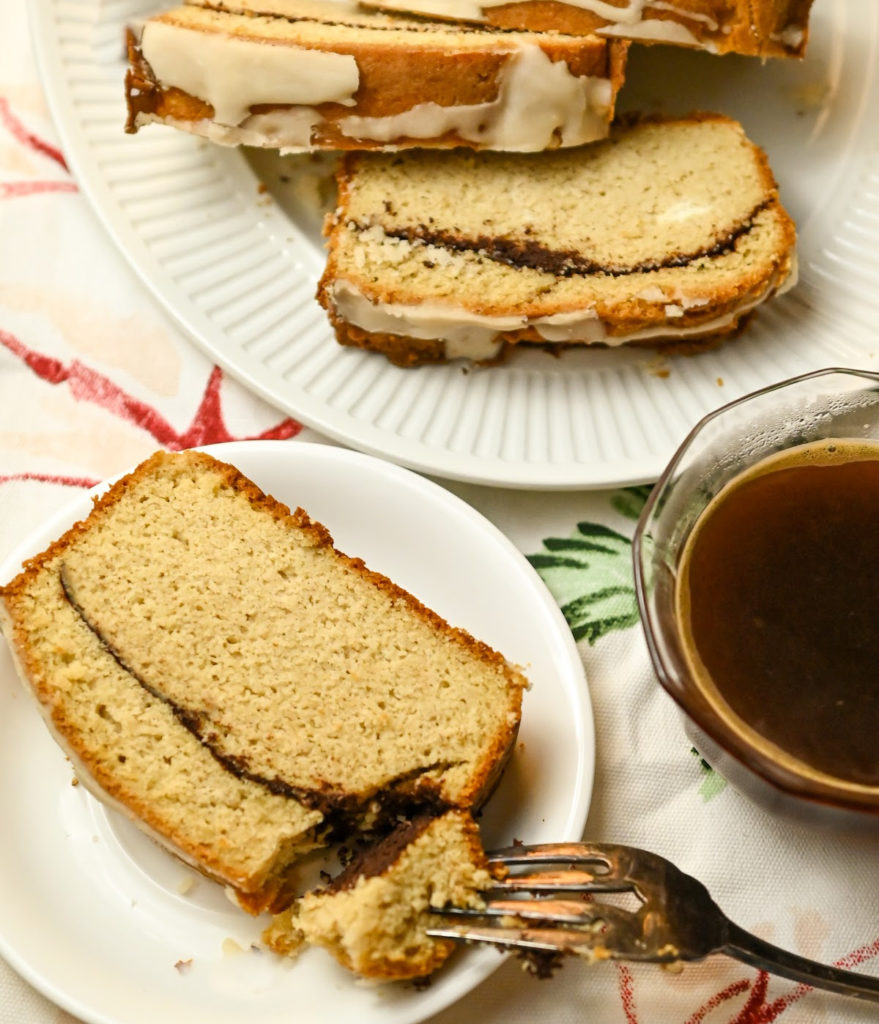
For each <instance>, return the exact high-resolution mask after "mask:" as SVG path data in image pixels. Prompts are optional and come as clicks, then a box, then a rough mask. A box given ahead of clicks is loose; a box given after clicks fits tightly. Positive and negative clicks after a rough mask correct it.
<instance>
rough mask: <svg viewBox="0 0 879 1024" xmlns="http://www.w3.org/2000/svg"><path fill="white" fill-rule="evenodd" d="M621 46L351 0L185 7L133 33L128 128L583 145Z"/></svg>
mask: <svg viewBox="0 0 879 1024" xmlns="http://www.w3.org/2000/svg"><path fill="white" fill-rule="evenodd" d="M217 6H218V7H219V5H217ZM228 6H232V5H228ZM626 46H627V44H626V43H624V42H609V41H607V40H603V39H599V38H598V37H596V36H585V37H584V36H579V35H565V34H564V33H560V32H555V31H552V32H516V31H505V30H501V29H494V28H491V27H486V26H474V25H457V24H452V23H448V22H445V21H441V20H440V21H430V20H427V19H424V18H412V17H406V16H404V15H398V14H386V13H381V12H376V11H368V10H364V9H362V8H360V7H358V6H356V5H355V4H352V3H347V2H346V0H336V2H333V0H283V2H269V3H266V4H250V5H236V9H235V10H227V9H222V10H220V9H215V8H214V7H212V6H208V5H203V4H196V3H190V4H184V5H183V6H180V7H176V8H174V9H173V10H170V11H166V12H164V13H162V14H159V15H156V16H155V17H153V18H149V19H147V21H146V23H145V24H144V25H143V27H142V31H141V33H140V36H139V38H135V36H134V34H133V33H131V34H130V38H129V61H130V67H129V70H128V74H127V77H126V95H127V101H128V124H127V130H128V131H131V132H134V131H137V130H138V129H139V128H141V127H142V126H143V125H146V124H149V123H151V122H160V123H162V124H166V125H171V126H173V127H175V128H179V129H182V130H184V131H187V132H192V133H193V134H196V135H200V136H203V137H205V138H207V139H210V140H211V141H213V142H217V143H223V144H227V145H239V144H240V145H248V146H262V147H269V148H273V149H279V150H281V151H284V152H302V151H310V150H320V149H339V150H350V149H360V150H362V149H379V150H380V149H398V148H401V147H407V146H431V147H451V146H467V147H470V148H474V149H497V150H510V151H535V150H543V149H551V148H557V147H560V146H578V145H581V144H582V143H585V142H591V141H593V140H595V139H599V138H604V137H605V136H606V135H607V132H608V127H609V124H610V121H611V119H612V118H613V112H614V103H615V100H616V94H617V91H618V89H619V87H620V84H621V83H622V80H623V74H624V67H625V55H626Z"/></svg>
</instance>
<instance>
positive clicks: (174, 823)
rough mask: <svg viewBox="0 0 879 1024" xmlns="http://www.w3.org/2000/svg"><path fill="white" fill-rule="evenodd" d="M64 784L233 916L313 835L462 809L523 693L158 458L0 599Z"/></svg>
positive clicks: (216, 481) (483, 650) (485, 788)
mask: <svg viewBox="0 0 879 1024" xmlns="http://www.w3.org/2000/svg"><path fill="white" fill-rule="evenodd" d="M0 598H2V614H3V626H4V631H5V633H6V636H7V638H8V640H9V643H10V647H11V649H12V651H13V655H14V657H15V658H16V661H17V663H18V666H19V668H20V671H21V674H22V677H23V678H24V680H25V682H26V684H27V685H28V686H29V687H30V689H31V690H32V692H33V693H34V695H35V697H36V699H37V701H38V703H39V706H40V708H41V709H42V711H43V713H44V716H45V718H46V721H47V723H48V725H49V728H50V729H51V731H52V732H53V734H54V735H55V737H56V738H57V739H58V741H59V742H60V744H61V745H62V748H63V749H64V750H65V751H66V752H67V753H68V754H69V755H70V757H71V759H72V760H73V762H74V765H75V766H76V768H77V771H78V773H79V774H80V776H81V778H82V780H83V781H84V782H85V783H87V784H89V785H90V787H91V788H92V789H93V790H94V791H95V792H96V793H97V795H99V796H100V797H101V798H102V799H105V800H109V801H110V802H111V803H113V804H115V805H116V806H117V807H119V808H120V809H122V810H124V811H125V812H126V813H127V814H129V815H130V816H131V817H133V818H134V819H135V820H136V821H137V822H138V823H139V824H141V826H142V827H144V828H145V829H146V830H147V831H148V832H150V833H151V834H152V835H154V837H155V838H157V839H159V840H160V841H161V842H163V843H164V844H165V845H167V846H168V847H169V848H170V849H171V850H172V851H173V852H175V853H177V854H178V855H179V856H181V857H182V858H183V859H185V860H186V861H188V862H189V863H191V864H193V865H194V866H196V867H198V868H200V869H201V870H202V871H204V872H206V873H208V874H209V875H211V876H212V877H214V878H215V879H217V880H218V881H220V882H222V883H224V884H226V885H228V886H230V887H231V888H232V890H233V891H234V893H235V894H236V895H237V897H238V899H239V901H240V902H241V903H242V905H244V906H245V907H246V908H247V909H250V910H253V911H259V910H262V909H265V908H266V907H273V908H275V909H279V908H280V907H281V906H283V905H284V904H285V903H286V902H289V899H290V898H291V892H290V885H291V868H292V866H293V865H295V863H296V861H297V859H298V858H300V857H301V855H302V854H303V853H305V852H307V851H308V850H310V849H313V848H314V847H315V846H318V845H322V844H324V843H326V842H327V841H328V840H329V839H330V838H331V837H332V836H333V834H337V833H338V832H339V831H342V832H343V833H344V832H345V831H346V830H347V831H350V830H354V831H365V832H369V831H370V830H373V829H376V828H380V827H382V825H383V823H385V822H387V821H388V820H391V819H393V817H394V816H395V815H396V814H398V813H410V812H411V811H412V810H413V809H417V808H422V807H425V806H428V807H433V808H435V809H438V810H441V809H444V808H447V807H461V808H471V807H476V806H479V805H480V804H481V803H482V802H483V801H484V800H485V798H486V797H487V795H488V793H489V792H490V791H491V789H492V787H493V785H494V784H495V782H496V780H497V778H498V776H499V773H500V771H501V769H502V767H503V764H504V762H505V759H506V757H507V756H508V754H509V752H510V750H511V748H512V745H513V741H514V738H515V735H516V731H517V728H518V723H519V717H520V713H521V695H522V689H523V687H524V685H525V680H524V678H523V677H522V676H521V675H520V673H519V672H518V671H517V670H516V669H515V668H513V667H511V666H510V665H508V664H507V662H506V661H505V659H504V658H503V657H502V656H501V655H500V654H498V653H497V652H495V651H493V650H492V649H490V648H489V647H487V646H486V645H484V644H482V643H480V642H479V641H477V640H475V639H473V638H472V637H471V636H470V635H469V634H467V633H465V632H463V631H462V630H460V629H457V628H454V627H452V626H449V625H448V624H447V623H446V622H445V621H443V620H442V619H441V618H439V616H437V615H435V614H434V613H433V612H431V611H429V610H428V609H427V608H425V607H424V606H423V605H422V604H420V603H419V602H418V601H417V600H416V599H415V598H414V597H412V596H411V595H409V594H408V593H406V592H405V591H403V590H401V589H400V588H399V587H397V586H395V585H394V584H393V583H392V582H391V581H389V580H388V579H387V578H385V577H384V576H381V575H379V574H377V573H374V572H372V571H370V570H369V569H368V568H366V567H365V566H364V564H363V563H362V562H361V561H359V560H357V559H355V558H349V557H348V556H346V555H344V554H341V553H340V552H338V551H337V550H335V549H334V547H333V545H332V538H331V537H330V535H329V533H328V532H327V530H326V529H325V528H324V527H323V526H321V525H320V524H318V523H315V522H313V521H311V520H310V519H309V518H308V516H307V515H306V513H305V512H303V511H302V510H301V509H297V510H296V511H294V512H292V513H291V512H290V511H289V510H288V509H287V507H286V506H284V505H281V504H280V503H279V502H276V501H275V500H274V499H272V498H270V497H267V496H266V495H264V494H263V493H262V492H261V491H260V490H259V489H258V488H257V487H256V486H255V485H254V484H253V483H251V482H250V481H249V480H247V479H246V478H244V477H243V476H242V475H241V474H239V473H238V472H237V470H235V469H234V468H233V467H231V466H228V465H226V464H224V463H220V462H217V461H216V460H215V459H213V458H211V457H210V456H209V455H206V454H203V453H198V452H185V453H182V454H169V453H157V454H156V455H154V456H153V457H152V458H150V459H149V460H147V461H146V462H145V463H143V464H142V465H141V466H140V467H138V468H137V469H136V470H135V471H134V472H133V473H131V474H130V475H128V476H126V477H124V478H123V479H122V480H120V481H119V482H118V483H116V484H115V485H114V486H113V487H112V488H111V489H110V490H109V492H108V493H107V494H106V495H105V496H104V497H102V498H101V499H99V500H98V501H97V502H96V504H95V507H94V509H93V511H92V512H91V514H90V515H89V517H88V518H87V519H86V520H85V521H84V522H81V523H78V524H76V525H74V526H73V527H72V528H71V530H70V531H69V532H68V533H66V534H65V535H64V536H63V537H62V538H61V539H60V540H58V541H57V542H56V543H54V544H53V545H51V546H50V547H49V548H48V549H47V550H46V551H45V552H43V553H42V554H41V555H39V556H37V557H36V558H35V559H33V560H31V561H30V562H29V563H27V564H26V566H25V568H24V570H23V572H22V573H21V574H20V575H19V576H18V577H16V579H15V580H13V581H12V582H11V583H9V584H8V585H7V586H5V587H3V588H2V590H0Z"/></svg>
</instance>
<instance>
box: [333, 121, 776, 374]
mask: <svg viewBox="0 0 879 1024" xmlns="http://www.w3.org/2000/svg"><path fill="white" fill-rule="evenodd" d="M338 180H339V201H338V206H337V209H336V211H335V213H334V214H333V215H331V218H330V220H329V223H328V227H327V231H328V235H329V244H328V248H329V256H328V260H327V265H326V269H325V272H324V274H323V276H322V278H321V280H320V283H319V287H318V299H319V301H320V302H321V304H322V305H323V306H324V307H325V308H326V309H327V310H328V312H329V315H330V319H331V321H332V323H333V325H334V327H335V330H336V335H337V338H338V340H339V341H340V342H341V343H342V344H346V345H355V346H359V347H362V348H367V349H372V350H375V351H379V352H383V353H384V354H385V355H386V356H387V357H388V358H389V359H391V360H392V361H393V362H395V363H398V364H399V365H401V366H409V365H416V364H418V363H424V362H442V361H445V360H449V359H453V358H458V357H461V358H468V359H471V360H474V361H489V360H493V359H497V358H500V357H501V356H502V355H503V354H504V352H505V351H506V350H508V349H509V347H510V346H514V345H521V344H530V343H542V344H552V345H555V346H560V347H565V346H569V345H583V344H601V345H604V346H608V345H623V344H647V345H656V346H663V347H666V348H667V347H668V345H669V344H670V343H675V344H677V345H681V344H683V343H686V344H687V345H689V346H693V345H694V343H698V344H699V345H704V344H706V343H708V341H709V340H712V341H713V340H716V339H717V338H718V337H722V336H724V335H727V334H730V333H731V332H733V331H735V330H737V329H738V327H739V326H740V325H741V324H742V323H743V322H744V320H745V319H746V318H747V317H748V315H749V314H750V313H751V312H752V311H753V310H754V309H755V308H756V307H757V306H758V305H759V304H760V303H761V302H763V301H764V300H766V299H768V298H769V297H770V296H771V295H773V294H774V293H775V292H776V291H778V290H779V289H781V288H783V287H787V286H790V284H792V283H793V280H794V277H795V273H794V271H795V259H794V251H795V241H796V234H795V228H794V224H793V222H792V221H791V219H790V217H789V216H788V215H787V214H786V213H785V211H784V209H783V208H782V206H781V204H780V202H779V198H778V191H777V188H776V184H775V181H774V179H773V176H772V172H771V170H770V168H769V165H768V163H767V161H766V157H765V155H764V153H763V152H762V151H761V150H760V149H759V148H758V147H756V146H755V145H753V144H752V143H751V142H749V141H748V139H747V138H746V137H745V134H744V131H743V130H742V127H741V125H739V124H738V123H737V122H735V121H732V120H730V119H729V118H726V117H721V116H719V115H709V114H705V115H694V116H692V117H688V118H680V119H670V120H644V121H641V122H640V123H636V124H634V125H629V126H619V127H617V128H616V129H615V130H614V132H613V135H612V137H611V138H610V139H609V140H607V141H605V142H599V143H595V144H594V145H592V146H585V147H582V148H580V149H577V150H570V151H562V152H555V153H539V154H521V155H512V154H498V153H479V154H476V153H468V152H465V151H457V152H453V153H446V154H442V156H440V155H438V154H432V153H430V152H428V151H418V152H407V153H399V154H396V155H393V156H391V155H383V154H348V156H347V157H346V158H345V161H344V163H343V164H342V166H341V168H340V171H339V175H338ZM499 197H507V198H508V201H507V202H499Z"/></svg>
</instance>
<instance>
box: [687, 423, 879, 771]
mask: <svg viewBox="0 0 879 1024" xmlns="http://www.w3.org/2000/svg"><path fill="white" fill-rule="evenodd" d="M877 513H879V444H865V443H864V442H861V441H848V440H834V441H815V442H812V443H811V444H807V445H801V446H796V447H794V448H791V449H788V450H786V451H783V452H781V453H780V454H778V455H774V456H771V457H769V458H767V459H765V460H763V461H762V462H759V463H758V464H757V465H755V466H752V467H751V468H750V469H748V470H747V471H745V472H744V473H742V474H741V475H740V476H739V477H736V478H734V479H733V480H732V481H730V482H729V483H728V484H727V485H726V486H725V487H724V488H723V490H722V491H721V492H720V493H719V494H718V495H717V496H716V497H715V498H714V499H713V500H712V501H711V503H710V504H709V505H708V507H707V508H706V510H705V511H704V512H703V513H702V515H701V516H700V517H699V519H698V520H697V522H696V525H695V527H694V529H693V531H692V532H691V534H690V536H689V537H688V539H687V542H686V544H685V545H684V549H683V552H682V555H681V562H680V567H679V570H678V583H677V590H676V602H677V617H678V620H679V622H680V628H681V636H682V640H683V649H684V654H685V657H686V659H687V662H688V664H689V666H690V670H691V672H692V673H693V676H694V678H695V679H696V681H697V682H698V684H699V685H700V686H701V687H702V688H703V690H704V692H705V694H706V696H707V697H708V699H709V701H710V702H711V703H713V704H714V705H715V707H716V709H717V711H718V714H721V715H726V716H727V718H728V719H729V720H730V724H731V725H733V726H734V727H736V728H739V729H744V730H749V731H751V732H752V733H753V735H752V737H751V738H752V741H753V742H754V743H758V744H759V743H761V742H764V743H765V744H767V745H773V746H775V747H776V748H777V749H776V750H774V751H772V752H771V756H774V757H778V758H785V759H791V760H792V761H793V762H798V767H799V770H801V771H803V772H805V773H811V772H814V773H817V774H819V775H820V774H823V775H827V776H830V777H832V778H836V779H842V780H845V781H846V782H851V783H856V784H860V785H864V786H879V742H877V738H879V521H877ZM767 753H770V752H769V751H767Z"/></svg>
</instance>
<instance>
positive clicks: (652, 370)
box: [644, 353, 671, 380]
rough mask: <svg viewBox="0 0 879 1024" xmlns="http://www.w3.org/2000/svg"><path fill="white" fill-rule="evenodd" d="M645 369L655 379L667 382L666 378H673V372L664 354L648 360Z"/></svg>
mask: <svg viewBox="0 0 879 1024" xmlns="http://www.w3.org/2000/svg"><path fill="white" fill-rule="evenodd" d="M644 369H645V370H646V371H647V372H648V373H649V374H652V375H653V376H654V377H659V378H661V379H662V380H665V379H666V377H670V376H671V370H670V369H669V366H668V360H667V359H666V357H665V355H664V354H663V353H659V354H658V355H655V356H654V357H653V358H652V359H650V360H648V361H647V362H646V363H645V364H644Z"/></svg>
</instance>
